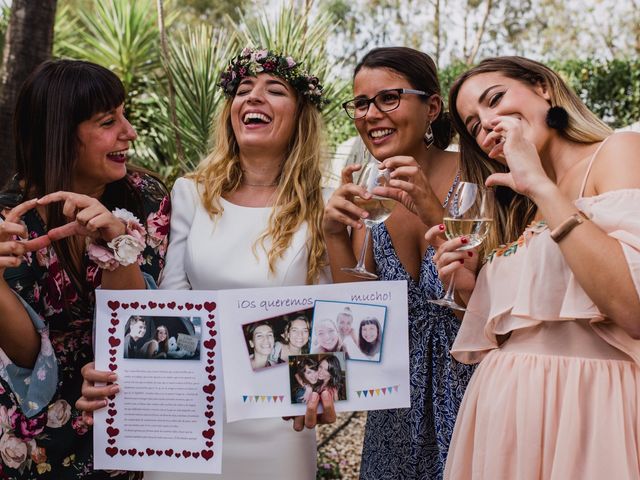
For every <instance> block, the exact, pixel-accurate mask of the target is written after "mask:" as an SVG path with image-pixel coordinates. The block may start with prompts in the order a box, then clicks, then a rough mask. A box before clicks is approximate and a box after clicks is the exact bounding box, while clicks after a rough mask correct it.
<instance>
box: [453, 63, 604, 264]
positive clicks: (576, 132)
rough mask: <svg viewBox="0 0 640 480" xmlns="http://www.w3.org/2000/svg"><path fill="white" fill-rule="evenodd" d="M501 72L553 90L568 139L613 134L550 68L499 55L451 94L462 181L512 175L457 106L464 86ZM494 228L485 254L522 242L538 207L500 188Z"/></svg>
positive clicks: (462, 78)
mask: <svg viewBox="0 0 640 480" xmlns="http://www.w3.org/2000/svg"><path fill="white" fill-rule="evenodd" d="M490 72H497V73H500V74H502V75H504V76H505V77H508V78H512V79H515V80H518V81H520V82H523V83H526V84H528V85H531V86H538V85H544V86H545V87H546V88H547V91H548V92H549V96H550V100H549V104H550V105H549V106H550V107H554V106H560V107H563V108H564V109H565V110H566V111H567V113H568V114H569V125H568V127H567V128H566V129H564V130H563V131H562V132H561V135H563V136H564V137H565V138H567V139H568V140H570V141H572V142H577V143H587V144H588V143H595V142H600V141H602V140H604V139H605V138H606V137H608V136H609V135H610V134H611V133H612V130H611V129H610V128H609V127H608V126H607V125H606V124H605V123H604V122H603V121H602V120H600V119H599V118H598V117H597V116H596V115H595V114H594V113H593V112H591V111H590V110H589V109H588V108H587V106H586V105H585V104H584V103H583V102H582V101H581V100H580V98H579V97H578V96H577V95H576V94H575V92H573V90H571V89H570V88H569V86H568V85H567V84H566V83H565V82H564V81H563V80H562V78H560V76H559V75H558V74H557V73H556V72H554V71H553V70H551V69H550V68H548V67H547V66H545V65H543V64H541V63H539V62H536V61H534V60H529V59H527V58H523V57H517V56H511V57H494V58H488V59H485V60H483V61H482V62H480V63H479V64H478V65H477V66H475V67H473V68H471V69H470V70H467V71H466V72H464V73H463V74H462V75H460V76H459V77H458V78H457V79H456V80H455V82H454V83H453V85H452V86H451V90H450V91H449V110H450V112H451V119H452V121H453V125H454V127H455V128H456V130H457V131H458V133H459V135H460V163H461V176H462V179H463V180H465V181H468V182H474V183H478V184H484V181H485V180H486V178H487V177H488V176H489V175H491V174H492V173H496V172H507V171H508V169H507V167H506V166H505V165H503V164H501V163H499V162H498V161H496V160H492V159H490V158H489V157H488V156H487V155H486V154H485V153H484V152H483V151H482V150H481V149H480V147H479V146H478V144H477V142H476V140H475V138H473V136H472V135H471V134H470V133H469V132H468V130H467V128H466V126H465V124H464V120H463V119H462V117H461V116H460V114H459V112H458V108H457V104H456V103H457V101H458V94H459V92H460V88H461V87H462V85H463V84H464V82H466V81H467V80H468V79H469V78H471V77H473V76H474V75H479V74H481V73H490ZM496 197H497V200H498V202H497V208H496V209H495V221H494V224H495V225H494V228H493V229H492V232H491V233H490V235H489V238H487V241H486V242H485V243H484V251H491V250H492V249H493V248H495V247H496V246H497V245H499V244H501V243H506V242H508V241H510V240H513V239H515V238H517V237H518V236H519V235H520V234H521V233H522V231H523V230H524V229H525V227H526V226H527V225H528V224H529V223H531V221H532V220H533V218H534V216H535V214H536V210H537V208H536V205H535V204H534V203H533V201H531V200H530V199H529V198H528V197H526V196H524V195H520V194H517V193H514V192H513V191H512V190H510V189H508V188H506V187H498V188H497V190H496Z"/></svg>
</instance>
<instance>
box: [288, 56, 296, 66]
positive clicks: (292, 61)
mask: <svg viewBox="0 0 640 480" xmlns="http://www.w3.org/2000/svg"><path fill="white" fill-rule="evenodd" d="M287 66H288V67H289V68H293V67H295V66H296V61H295V60H294V59H293V57H287Z"/></svg>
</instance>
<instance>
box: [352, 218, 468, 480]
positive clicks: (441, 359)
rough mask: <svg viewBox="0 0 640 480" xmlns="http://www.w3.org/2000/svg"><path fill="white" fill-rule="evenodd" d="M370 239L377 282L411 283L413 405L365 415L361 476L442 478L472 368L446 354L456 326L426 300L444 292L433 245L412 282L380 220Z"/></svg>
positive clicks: (371, 479) (404, 479)
mask: <svg viewBox="0 0 640 480" xmlns="http://www.w3.org/2000/svg"><path fill="white" fill-rule="evenodd" d="M372 238H373V255H374V259H375V262H376V266H377V272H378V275H379V277H380V280H406V281H407V284H408V285H407V286H408V292H409V356H410V357H409V370H410V382H411V407H410V408H404V409H395V410H375V411H371V412H369V415H368V418H367V426H366V431H365V438H364V447H363V450H362V464H361V467H360V479H361V480H411V479H428V480H439V479H441V478H442V473H443V471H444V465H445V461H446V459H447V451H448V449H449V442H450V440H451V434H452V433H453V426H454V423H455V420H456V415H457V413H458V408H459V406H460V402H461V401H462V397H463V395H464V391H465V388H466V387H467V383H468V382H469V379H470V378H471V374H472V373H473V368H472V366H469V365H464V364H461V363H458V362H457V361H456V360H454V359H453V357H452V356H451V355H450V354H449V350H450V348H451V345H452V344H453V340H454V339H455V337H456V334H457V333H458V328H459V327H460V321H459V320H458V319H457V318H456V316H455V315H454V314H453V313H452V311H451V310H449V309H448V308H446V307H441V306H439V305H434V304H433V303H429V302H428V301H427V300H428V299H435V298H441V297H442V296H443V294H444V292H443V287H442V283H441V282H440V279H439V278H438V272H437V270H436V267H435V265H434V263H433V260H432V259H433V255H434V253H435V251H434V249H433V248H432V247H429V248H428V249H427V251H426V252H425V256H424V258H423V259H422V264H421V266H420V281H419V282H418V283H417V282H416V281H415V280H414V279H413V278H412V277H411V276H410V275H409V273H408V272H407V271H406V270H405V269H404V266H403V265H402V263H401V262H400V259H399V258H398V255H397V254H396V252H395V250H394V248H393V244H392V243H391V236H390V235H389V232H388V231H387V227H386V226H385V224H384V223H381V224H378V225H375V226H374V227H373V230H372Z"/></svg>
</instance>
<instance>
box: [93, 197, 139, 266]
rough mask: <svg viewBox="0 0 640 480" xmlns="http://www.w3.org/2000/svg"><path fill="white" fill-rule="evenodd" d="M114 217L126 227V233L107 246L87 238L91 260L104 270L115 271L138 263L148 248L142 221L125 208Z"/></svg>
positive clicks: (117, 211) (115, 213) (116, 212)
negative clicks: (120, 267)
mask: <svg viewBox="0 0 640 480" xmlns="http://www.w3.org/2000/svg"><path fill="white" fill-rule="evenodd" d="M113 215H114V216H115V217H116V218H118V219H120V221H122V223H124V225H125V233H124V234H122V235H118V236H117V237H116V238H114V239H113V240H111V241H110V242H107V244H106V245H104V243H103V244H99V243H96V241H95V240H94V239H92V238H87V255H88V256H89V259H90V260H92V261H93V262H95V263H96V265H98V267H100V268H102V269H104V270H110V271H113V270H115V269H116V268H118V267H119V266H121V265H122V266H125V267H126V266H127V265H132V264H133V263H135V262H138V260H139V259H140V256H141V254H142V251H143V250H144V249H145V247H146V243H145V236H146V234H147V231H146V230H145V228H144V227H143V226H142V224H141V223H140V220H138V219H137V218H136V216H135V215H134V214H133V213H131V212H130V211H128V210H125V209H124V208H116V209H115V210H114V211H113Z"/></svg>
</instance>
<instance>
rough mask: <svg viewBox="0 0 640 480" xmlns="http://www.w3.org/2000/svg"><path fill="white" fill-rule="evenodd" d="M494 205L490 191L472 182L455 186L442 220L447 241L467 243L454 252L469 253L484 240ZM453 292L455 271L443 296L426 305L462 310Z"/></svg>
mask: <svg viewBox="0 0 640 480" xmlns="http://www.w3.org/2000/svg"><path fill="white" fill-rule="evenodd" d="M494 202H495V198H494V196H493V190H490V189H488V188H486V187H484V186H483V185H478V184H476V183H470V182H459V183H458V185H457V186H456V189H455V190H454V192H453V194H452V195H451V198H450V199H449V203H448V204H447V211H446V212H445V217H444V219H443V223H444V226H445V236H446V237H447V239H448V240H453V239H454V238H458V237H462V236H464V237H466V238H467V240H468V242H467V243H466V244H464V245H462V246H461V247H459V248H458V249H457V250H458V251H463V250H471V249H472V248H475V247H477V246H479V245H480V244H481V243H482V242H483V241H484V239H485V237H486V236H487V234H488V233H489V229H490V228H491V223H492V222H493V208H494ZM454 292H455V272H454V273H453V274H452V275H451V281H450V282H449V288H447V292H446V294H445V296H444V297H442V298H439V299H436V300H429V302H431V303H435V304H436V305H443V306H445V307H449V308H452V309H454V310H462V311H465V310H466V308H464V307H463V306H461V305H458V303H457V302H456V300H455V297H454Z"/></svg>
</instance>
